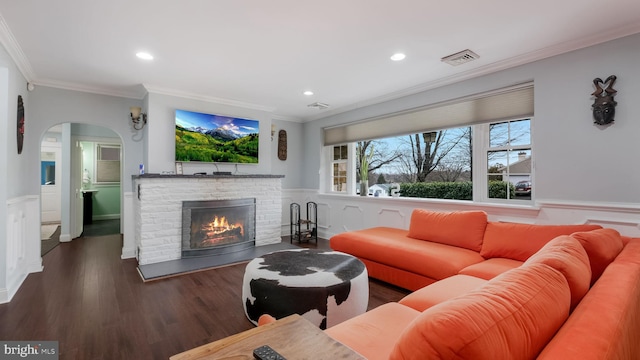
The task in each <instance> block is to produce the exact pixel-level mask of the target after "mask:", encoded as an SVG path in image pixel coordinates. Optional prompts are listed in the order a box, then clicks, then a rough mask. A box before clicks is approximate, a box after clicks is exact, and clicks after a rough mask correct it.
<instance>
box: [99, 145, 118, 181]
mask: <svg viewBox="0 0 640 360" xmlns="http://www.w3.org/2000/svg"><path fill="white" fill-rule="evenodd" d="M115 182H118V183H119V182H120V145H116V144H99V143H98V144H96V183H115Z"/></svg>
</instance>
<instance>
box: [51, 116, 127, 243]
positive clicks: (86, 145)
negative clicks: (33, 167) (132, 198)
mask: <svg viewBox="0 0 640 360" xmlns="http://www.w3.org/2000/svg"><path fill="white" fill-rule="evenodd" d="M57 149H60V150H59V151H58V150H57ZM52 150H53V151H52ZM56 151H57V152H59V153H60V156H58V159H57V160H55V161H51V160H50V158H51V157H52V155H51V154H52V153H54V154H56ZM55 156H57V155H53V157H55ZM121 158H122V140H121V138H120V137H119V135H118V134H117V133H115V132H114V131H112V130H110V129H108V128H106V127H102V126H97V125H88V124H78V123H66V124H60V125H56V126H53V127H51V128H50V129H48V130H47V131H46V132H45V134H44V135H43V137H42V142H41V171H40V172H41V178H42V179H41V182H42V183H43V184H42V185H41V186H42V187H41V222H42V228H43V229H44V227H45V226H47V225H51V224H53V225H55V224H56V222H57V224H59V229H58V230H59V233H58V234H57V235H58V236H59V238H58V241H62V242H65V241H71V240H72V239H74V238H78V237H80V236H82V235H83V234H84V235H86V234H85V233H87V232H88V230H90V229H91V228H92V227H93V228H94V229H95V228H96V226H97V225H98V224H99V225H101V226H102V225H104V224H106V223H109V228H108V229H103V230H102V231H117V232H120V222H121V211H122V205H121V201H122V189H121V181H122V175H121V174H122V171H121V168H122V165H121ZM52 162H53V164H52ZM52 173H55V175H52ZM52 176H53V177H54V178H55V179H56V180H54V181H53V182H52V181H50V180H49V179H48V178H47V177H52ZM47 183H48V184H47ZM55 190H59V193H56V191H55ZM51 193H54V194H53V195H52V194H51ZM53 199H57V202H56V201H55V200H53ZM56 207H57V209H56ZM58 209H59V210H58ZM56 210H58V211H59V212H58V214H59V216H58V218H56V216H55V214H56ZM47 227H48V228H49V229H48V231H49V232H50V231H51V228H52V227H51V226H47ZM114 229H115V230H114ZM42 233H43V235H42V237H46V236H47V233H46V232H45V231H44V230H43V231H42ZM52 235H54V236H55V235H56V234H55V232H54V233H53V234H52ZM48 246H49V245H48ZM42 250H43V252H44V250H45V247H44V243H43V247H42Z"/></svg>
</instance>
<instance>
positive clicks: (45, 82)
mask: <svg viewBox="0 0 640 360" xmlns="http://www.w3.org/2000/svg"><path fill="white" fill-rule="evenodd" d="M32 83H33V84H34V85H38V86H47V87H52V88H57V89H63V90H71V91H79V92H85V93H91V94H98V95H107V96H115V97H121V98H127V99H135V100H142V99H143V98H144V97H145V95H146V92H143V91H136V90H131V91H124V90H115V89H109V88H106V87H93V86H86V85H82V84H77V83H70V82H65V81H57V80H50V79H39V80H35V81H32Z"/></svg>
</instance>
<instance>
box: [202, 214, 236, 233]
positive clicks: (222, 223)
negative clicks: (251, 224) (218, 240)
mask: <svg viewBox="0 0 640 360" xmlns="http://www.w3.org/2000/svg"><path fill="white" fill-rule="evenodd" d="M204 228H205V230H207V231H209V232H212V233H214V234H219V233H223V232H225V231H229V230H233V229H236V228H240V229H241V230H242V224H240V223H236V224H229V222H228V221H227V218H226V217H224V216H220V217H218V216H215V217H214V218H213V221H211V222H210V223H208V224H206V225H205V226H204Z"/></svg>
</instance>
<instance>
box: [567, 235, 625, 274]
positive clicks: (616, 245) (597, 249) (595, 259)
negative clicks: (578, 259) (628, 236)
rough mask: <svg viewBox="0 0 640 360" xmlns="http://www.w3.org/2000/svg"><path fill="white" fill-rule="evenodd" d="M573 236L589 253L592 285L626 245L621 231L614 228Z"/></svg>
mask: <svg viewBox="0 0 640 360" xmlns="http://www.w3.org/2000/svg"><path fill="white" fill-rule="evenodd" d="M571 237H572V238H574V239H577V240H578V241H579V242H580V244H582V246H583V247H584V249H585V250H586V252H587V254H588V255H589V263H590V265H591V284H592V285H593V283H595V282H596V280H598V279H599V278H600V275H602V273H603V272H604V269H605V268H606V267H607V266H609V264H610V263H611V262H612V261H613V260H614V259H615V258H616V257H617V256H618V254H620V252H621V251H622V248H623V247H624V242H623V240H622V237H621V236H620V233H619V232H617V231H616V230H614V229H599V230H593V231H589V232H577V233H573V234H571Z"/></svg>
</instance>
